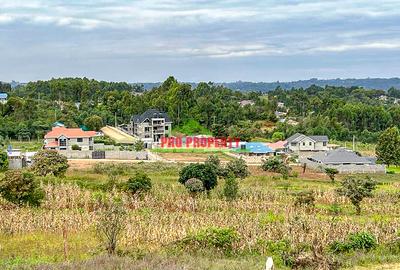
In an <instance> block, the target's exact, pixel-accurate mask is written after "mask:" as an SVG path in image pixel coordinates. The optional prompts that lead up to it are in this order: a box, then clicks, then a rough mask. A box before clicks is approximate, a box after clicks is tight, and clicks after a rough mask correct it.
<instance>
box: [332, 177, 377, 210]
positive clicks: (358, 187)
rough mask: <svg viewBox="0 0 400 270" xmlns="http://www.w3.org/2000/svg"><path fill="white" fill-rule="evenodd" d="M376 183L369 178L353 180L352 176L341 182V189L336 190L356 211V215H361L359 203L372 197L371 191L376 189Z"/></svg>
mask: <svg viewBox="0 0 400 270" xmlns="http://www.w3.org/2000/svg"><path fill="white" fill-rule="evenodd" d="M376 185H377V183H376V181H374V180H372V179H371V178H370V177H368V176H367V177H366V178H364V179H362V178H355V177H352V176H349V177H347V178H346V179H345V180H344V181H343V182H342V187H341V188H339V189H338V190H337V193H338V194H339V195H341V196H346V197H347V198H349V200H350V201H351V203H352V204H353V205H354V207H355V208H356V211H357V215H359V214H360V213H361V206H360V204H361V202H362V200H363V199H364V198H367V197H372V191H373V190H375V189H376Z"/></svg>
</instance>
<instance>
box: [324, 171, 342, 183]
mask: <svg viewBox="0 0 400 270" xmlns="http://www.w3.org/2000/svg"><path fill="white" fill-rule="evenodd" d="M325 173H326V175H328V177H329V179H331V181H332V182H335V176H336V175H337V174H338V173H339V171H338V170H337V169H335V168H325Z"/></svg>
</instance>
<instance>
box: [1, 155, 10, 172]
mask: <svg viewBox="0 0 400 270" xmlns="http://www.w3.org/2000/svg"><path fill="white" fill-rule="evenodd" d="M6 170H8V156H7V153H6V152H3V151H1V152H0V171H2V172H4V171H6Z"/></svg>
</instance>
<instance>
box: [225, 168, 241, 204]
mask: <svg viewBox="0 0 400 270" xmlns="http://www.w3.org/2000/svg"><path fill="white" fill-rule="evenodd" d="M238 193H239V183H238V181H237V180H236V177H235V175H234V174H233V173H229V174H228V175H227V176H226V177H225V185H224V190H223V194H224V197H225V198H226V199H227V200H228V201H233V200H235V199H236V198H237V197H238Z"/></svg>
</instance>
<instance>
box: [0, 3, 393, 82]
mask: <svg viewBox="0 0 400 270" xmlns="http://www.w3.org/2000/svg"><path fill="white" fill-rule="evenodd" d="M399 22H400V1H399V0H379V1H376V0H324V1H314V0H310V1H299V0H246V1H245V0H242V1H239V0H220V1H218V0H216V1H212V0H131V1H128V0H98V1H94V0H79V1H77V0H26V1H21V0H0V81H11V80H16V81H21V82H26V81H31V80H39V79H41V80H44V79H50V78H52V77H54V78H58V77H84V76H85V77H88V78H94V79H98V80H108V81H128V82H156V81H163V80H165V79H166V78H167V77H168V76H170V75H173V76H175V77H176V78H177V79H178V80H180V81H191V82H199V81H214V82H230V81H238V80H242V81H254V82H258V81H265V82H272V81H292V80H299V79H309V78H321V79H329V78H367V77H385V78H388V77H398V76H400V74H399V71H400V23H399Z"/></svg>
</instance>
